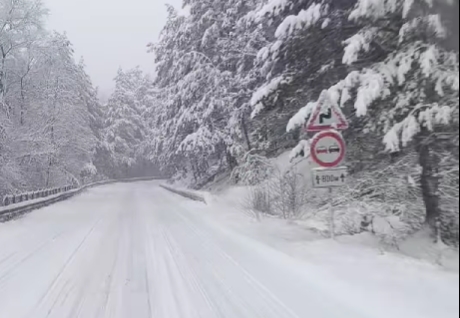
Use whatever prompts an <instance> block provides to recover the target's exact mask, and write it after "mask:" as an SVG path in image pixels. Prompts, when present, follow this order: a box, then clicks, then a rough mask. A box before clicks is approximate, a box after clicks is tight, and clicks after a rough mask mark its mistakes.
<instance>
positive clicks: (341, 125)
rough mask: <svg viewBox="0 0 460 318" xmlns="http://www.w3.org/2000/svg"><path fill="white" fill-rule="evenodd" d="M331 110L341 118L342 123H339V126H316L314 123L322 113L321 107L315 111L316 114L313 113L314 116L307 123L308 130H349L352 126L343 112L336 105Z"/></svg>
mask: <svg viewBox="0 0 460 318" xmlns="http://www.w3.org/2000/svg"><path fill="white" fill-rule="evenodd" d="M331 110H332V111H333V112H334V114H335V115H336V116H337V118H339V120H340V123H339V124H338V125H337V127H333V125H328V126H315V125H314V124H313V123H314V122H315V121H316V119H317V118H318V116H319V115H320V114H321V108H320V109H318V110H317V111H316V112H315V114H314V115H313V117H312V118H311V120H310V121H309V123H308V125H307V132H320V131H325V130H330V129H338V130H347V129H348V128H349V127H350V125H349V124H348V123H347V120H346V119H345V118H344V117H343V115H342V114H340V113H339V112H337V110H336V109H335V107H332V109H331ZM310 123H311V124H310Z"/></svg>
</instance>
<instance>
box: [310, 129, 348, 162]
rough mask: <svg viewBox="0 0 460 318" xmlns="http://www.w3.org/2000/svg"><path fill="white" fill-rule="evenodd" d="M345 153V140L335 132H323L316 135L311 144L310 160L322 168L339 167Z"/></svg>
mask: <svg viewBox="0 0 460 318" xmlns="http://www.w3.org/2000/svg"><path fill="white" fill-rule="evenodd" d="M345 152H346V145H345V140H344V139H343V137H342V135H341V134H340V133H338V132H336V131H324V132H321V133H319V134H317V135H316V136H315V137H314V139H313V142H312V144H311V158H312V159H313V161H314V162H316V163H317V164H318V165H319V166H321V167H324V168H335V167H337V166H339V165H340V164H341V163H342V161H343V160H344V159H345Z"/></svg>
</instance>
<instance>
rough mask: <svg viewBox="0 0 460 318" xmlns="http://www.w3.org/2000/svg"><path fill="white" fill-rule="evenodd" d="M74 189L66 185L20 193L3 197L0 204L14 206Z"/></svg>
mask: <svg viewBox="0 0 460 318" xmlns="http://www.w3.org/2000/svg"><path fill="white" fill-rule="evenodd" d="M76 188H77V187H75V186H71V185H68V186H65V187H59V188H51V189H45V190H39V191H32V192H26V193H21V194H14V195H6V196H4V197H3V200H2V201H1V203H2V206H9V205H12V204H16V203H22V202H26V201H31V200H35V199H41V198H46V197H49V196H52V195H56V194H60V193H64V192H69V191H71V190H75V189H76Z"/></svg>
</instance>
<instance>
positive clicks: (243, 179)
mask: <svg viewBox="0 0 460 318" xmlns="http://www.w3.org/2000/svg"><path fill="white" fill-rule="evenodd" d="M274 175H275V168H274V167H273V165H272V164H271V162H270V160H268V159H267V158H266V157H264V156H261V155H258V154H255V153H254V152H253V151H249V152H247V153H246V154H245V155H244V157H243V158H242V160H241V163H240V165H239V166H238V167H237V168H235V169H234V170H233V172H232V175H231V179H232V181H233V182H234V183H236V184H242V185H257V184H260V183H262V182H263V181H265V180H268V179H269V178H271V177H273V176H274Z"/></svg>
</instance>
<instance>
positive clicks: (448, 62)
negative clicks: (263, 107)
mask: <svg viewBox="0 0 460 318" xmlns="http://www.w3.org/2000/svg"><path fill="white" fill-rule="evenodd" d="M437 5H442V4H440V3H434V2H433V1H431V0H418V1H417V0H385V1H373V0H359V1H357V3H356V5H355V6H354V8H353V10H351V11H350V13H349V19H350V20H351V21H353V22H354V23H356V24H357V25H359V29H358V30H357V32H355V34H353V35H352V36H350V37H349V38H348V39H347V40H346V41H345V42H344V44H345V49H344V54H343V58H342V62H343V64H344V65H349V66H350V67H352V68H354V70H353V71H351V72H350V73H349V74H348V75H347V76H346V78H345V79H344V80H342V81H339V82H338V83H337V84H336V85H334V86H332V87H331V88H329V93H330V95H331V96H332V99H333V101H334V102H335V103H337V104H339V105H341V106H344V105H347V103H352V104H353V105H354V108H355V111H356V114H357V116H361V117H364V118H365V119H366V125H365V131H368V132H380V133H381V134H383V141H384V144H385V146H386V149H387V150H388V151H390V152H398V151H400V150H401V147H406V146H414V147H415V149H416V151H417V152H418V154H419V164H420V166H421V171H422V172H421V189H422V192H423V197H424V200H425V205H426V220H427V223H428V224H430V225H432V226H435V224H436V220H437V219H438V218H439V217H440V216H441V215H442V211H441V209H440V205H439V191H438V189H439V177H438V173H439V169H440V167H439V158H438V157H437V156H436V155H435V153H436V147H438V146H439V145H440V144H441V143H443V142H447V143H448V142H449V140H451V138H452V137H453V136H455V135H457V136H458V98H459V96H458V92H459V73H458V72H459V69H458V67H459V66H458V65H459V62H458V52H454V51H449V50H448V49H446V48H445V47H443V45H442V43H443V39H445V38H446V36H448V34H449V30H448V29H446V27H445V26H444V21H443V20H442V16H441V15H440V14H438V13H437V9H438V8H437ZM312 106H314V103H312V104H310V105H309V106H307V107H306V108H305V109H302V110H301V112H302V114H303V115H302V116H304V115H308V113H309V112H310V111H311V109H312ZM296 118H300V117H298V116H297V117H296ZM300 124H302V121H298V120H293V121H292V122H291V125H290V126H289V128H294V127H295V126H297V125H300Z"/></svg>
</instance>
